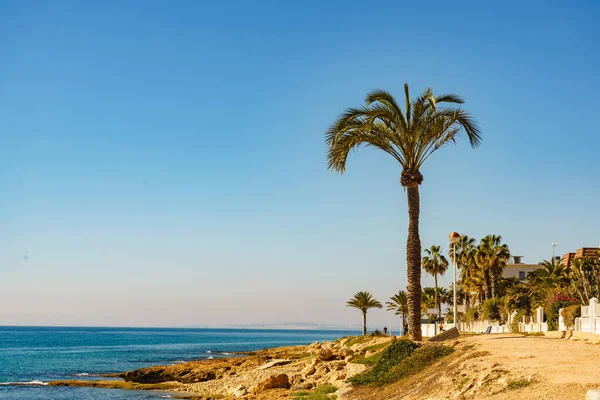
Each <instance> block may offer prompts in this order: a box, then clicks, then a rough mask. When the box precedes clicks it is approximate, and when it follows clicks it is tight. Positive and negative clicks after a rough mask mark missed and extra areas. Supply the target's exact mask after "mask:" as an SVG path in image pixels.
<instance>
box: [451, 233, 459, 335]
mask: <svg viewBox="0 0 600 400" xmlns="http://www.w3.org/2000/svg"><path fill="white" fill-rule="evenodd" d="M448 239H450V243H451V244H453V245H454V254H453V255H454V257H453V260H452V270H453V272H454V279H453V280H452V291H453V292H454V304H453V310H454V327H455V328H456V329H458V319H457V318H456V244H457V243H458V242H459V241H460V234H458V233H457V232H452V233H451V234H450V236H449V237H448Z"/></svg>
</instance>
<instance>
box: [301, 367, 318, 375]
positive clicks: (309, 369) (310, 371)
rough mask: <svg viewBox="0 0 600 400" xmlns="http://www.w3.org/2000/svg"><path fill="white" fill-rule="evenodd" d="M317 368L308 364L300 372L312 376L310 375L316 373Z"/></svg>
mask: <svg viewBox="0 0 600 400" xmlns="http://www.w3.org/2000/svg"><path fill="white" fill-rule="evenodd" d="M316 370H317V369H316V368H315V366H314V365H307V366H306V367H304V369H303V370H302V371H300V373H301V374H302V375H305V376H310V375H312V374H314V373H315V371H316Z"/></svg>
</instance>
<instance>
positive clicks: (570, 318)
mask: <svg viewBox="0 0 600 400" xmlns="http://www.w3.org/2000/svg"><path fill="white" fill-rule="evenodd" d="M561 315H562V317H563V321H564V322H565V326H566V327H567V329H573V328H574V327H575V318H579V317H581V306H580V305H572V306H568V307H565V308H563V309H562V313H561Z"/></svg>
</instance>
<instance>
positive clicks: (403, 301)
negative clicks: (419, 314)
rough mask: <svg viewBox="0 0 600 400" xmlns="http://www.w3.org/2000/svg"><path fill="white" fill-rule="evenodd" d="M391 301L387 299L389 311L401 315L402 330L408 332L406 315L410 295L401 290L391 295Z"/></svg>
mask: <svg viewBox="0 0 600 400" xmlns="http://www.w3.org/2000/svg"><path fill="white" fill-rule="evenodd" d="M390 300H391V301H387V302H386V303H385V304H386V305H387V310H388V311H395V314H396V315H400V318H401V322H402V332H403V333H404V334H406V316H407V315H408V296H406V292H405V291H404V290H400V291H399V292H398V293H397V294H395V295H394V296H392V297H390Z"/></svg>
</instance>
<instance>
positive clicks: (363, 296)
mask: <svg viewBox="0 0 600 400" xmlns="http://www.w3.org/2000/svg"><path fill="white" fill-rule="evenodd" d="M346 306H347V307H354V308H358V309H359V310H360V311H361V312H362V315H363V332H362V334H363V336H365V335H366V334H367V310H368V309H369V308H382V307H383V306H382V305H381V303H380V302H379V301H378V300H375V299H374V298H373V295H372V294H371V293H369V292H357V293H355V294H354V297H353V298H351V299H350V300H348V301H347V302H346Z"/></svg>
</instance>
